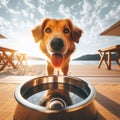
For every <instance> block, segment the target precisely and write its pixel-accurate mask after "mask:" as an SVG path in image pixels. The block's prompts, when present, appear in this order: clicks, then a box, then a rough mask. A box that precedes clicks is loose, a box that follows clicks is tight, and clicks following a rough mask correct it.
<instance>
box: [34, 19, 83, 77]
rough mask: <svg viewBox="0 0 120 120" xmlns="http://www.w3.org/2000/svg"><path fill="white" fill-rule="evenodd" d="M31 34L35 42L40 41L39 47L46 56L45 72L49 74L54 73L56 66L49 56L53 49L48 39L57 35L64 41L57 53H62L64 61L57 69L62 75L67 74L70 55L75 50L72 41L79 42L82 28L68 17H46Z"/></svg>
mask: <svg viewBox="0 0 120 120" xmlns="http://www.w3.org/2000/svg"><path fill="white" fill-rule="evenodd" d="M32 34H33V37H34V39H35V42H40V49H41V51H42V52H43V53H44V54H45V55H46V56H47V58H48V60H47V62H48V65H47V72H48V74H49V75H52V74H54V68H55V67H56V66H54V65H53V64H51V59H50V56H51V54H52V53H54V50H53V49H51V46H50V41H51V40H52V39H54V38H55V37H59V38H61V39H62V40H63V41H64V46H63V48H62V49H61V50H60V51H59V53H61V54H63V55H64V61H63V62H62V64H61V65H60V67H59V69H60V70H61V71H62V73H63V74H64V75H67V73H68V68H69V60H70V55H71V54H72V53H73V52H74V50H75V44H74V43H75V42H76V43H79V38H80V36H81V34H82V30H81V29H79V28H78V27H76V26H74V25H73V23H72V22H71V20H70V19H59V20H57V19H49V18H46V19H44V20H43V22H42V23H41V24H40V25H38V26H36V27H35V28H34V29H33V30H32Z"/></svg>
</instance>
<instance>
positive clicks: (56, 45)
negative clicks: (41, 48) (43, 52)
mask: <svg viewBox="0 0 120 120" xmlns="http://www.w3.org/2000/svg"><path fill="white" fill-rule="evenodd" d="M50 46H51V48H52V49H53V50H61V49H62V48H63V47H64V41H63V40H62V39H61V38H54V39H53V40H51V42H50Z"/></svg>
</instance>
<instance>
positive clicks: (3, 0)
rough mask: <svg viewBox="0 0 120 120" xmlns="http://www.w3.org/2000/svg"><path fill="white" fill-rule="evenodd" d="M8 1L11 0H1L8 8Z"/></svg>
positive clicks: (0, 2)
mask: <svg viewBox="0 0 120 120" xmlns="http://www.w3.org/2000/svg"><path fill="white" fill-rule="evenodd" d="M8 3H9V0H0V4H1V5H2V6H5V7H6V8H7V6H8Z"/></svg>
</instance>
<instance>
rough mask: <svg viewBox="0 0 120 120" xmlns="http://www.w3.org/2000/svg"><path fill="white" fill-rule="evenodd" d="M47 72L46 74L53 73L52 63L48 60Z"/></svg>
mask: <svg viewBox="0 0 120 120" xmlns="http://www.w3.org/2000/svg"><path fill="white" fill-rule="evenodd" d="M47 73H48V75H53V74H54V68H53V67H52V65H51V64H50V62H48V61H47Z"/></svg>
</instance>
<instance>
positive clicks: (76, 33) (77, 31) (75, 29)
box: [72, 26, 82, 43]
mask: <svg viewBox="0 0 120 120" xmlns="http://www.w3.org/2000/svg"><path fill="white" fill-rule="evenodd" d="M81 35H82V30H81V29H80V28H78V27H76V26H73V31H72V39H73V41H74V42H76V43H79V39H80V37H81Z"/></svg>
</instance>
